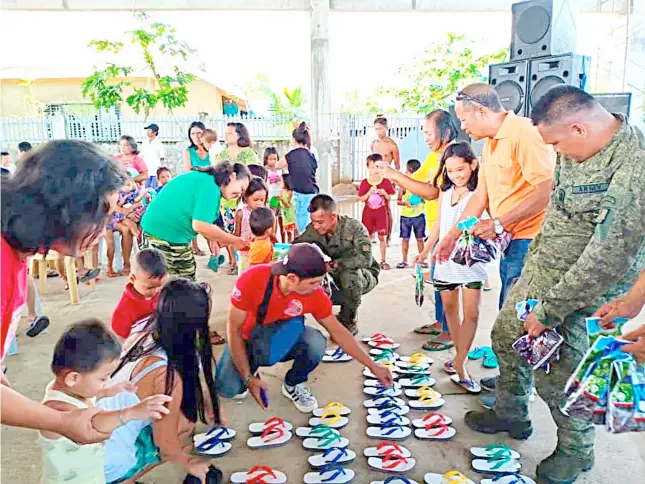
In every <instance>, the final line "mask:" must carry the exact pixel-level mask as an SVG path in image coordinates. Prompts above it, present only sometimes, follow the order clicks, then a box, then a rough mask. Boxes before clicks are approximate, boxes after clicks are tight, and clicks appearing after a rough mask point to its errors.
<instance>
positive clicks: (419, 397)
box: [406, 387, 446, 410]
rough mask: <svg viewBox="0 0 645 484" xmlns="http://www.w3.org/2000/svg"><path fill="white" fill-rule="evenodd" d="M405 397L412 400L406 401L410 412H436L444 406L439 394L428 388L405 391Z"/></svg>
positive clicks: (444, 402)
mask: <svg viewBox="0 0 645 484" xmlns="http://www.w3.org/2000/svg"><path fill="white" fill-rule="evenodd" d="M408 392H409V393H408ZM406 396H408V397H409V398H412V399H413V400H409V401H408V405H409V406H410V408H411V409H412V410H436V409H438V408H441V407H443V406H444V405H445V404H446V401H445V400H444V399H443V398H442V397H441V393H439V392H437V391H436V390H434V389H432V388H430V387H421V388H415V389H411V390H406Z"/></svg>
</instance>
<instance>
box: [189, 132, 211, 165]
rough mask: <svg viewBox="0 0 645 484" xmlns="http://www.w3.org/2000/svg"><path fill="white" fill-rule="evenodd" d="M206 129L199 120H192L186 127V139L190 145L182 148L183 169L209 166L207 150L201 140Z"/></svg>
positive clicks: (209, 160)
mask: <svg viewBox="0 0 645 484" xmlns="http://www.w3.org/2000/svg"><path fill="white" fill-rule="evenodd" d="M205 129H206V126H204V123H202V122H201V121H193V122H192V123H190V126H189V127H188V141H189V142H190V146H189V147H188V148H186V149H185V150H184V171H191V170H194V169H195V168H200V167H206V166H211V159H210V157H209V156H208V150H207V149H206V148H205V147H204V143H203V142H202V133H203V132H204V130H205Z"/></svg>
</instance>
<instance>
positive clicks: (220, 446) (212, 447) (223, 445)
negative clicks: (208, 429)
mask: <svg viewBox="0 0 645 484" xmlns="http://www.w3.org/2000/svg"><path fill="white" fill-rule="evenodd" d="M232 448H233V444H231V443H230V442H224V441H223V440H221V439H218V438H216V437H211V438H210V439H206V440H204V441H202V442H201V443H200V444H199V445H195V450H193V452H192V453H193V454H195V455H204V456H208V457H219V456H221V455H224V454H226V453H227V452H228V451H229V450H231V449H232Z"/></svg>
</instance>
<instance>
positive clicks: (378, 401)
mask: <svg viewBox="0 0 645 484" xmlns="http://www.w3.org/2000/svg"><path fill="white" fill-rule="evenodd" d="M363 406H364V407H365V408H377V407H381V406H383V407H386V406H398V407H404V406H405V400H402V399H400V398H399V397H376V398H373V399H370V400H365V401H363Z"/></svg>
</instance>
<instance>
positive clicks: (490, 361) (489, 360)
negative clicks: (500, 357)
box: [482, 348, 499, 370]
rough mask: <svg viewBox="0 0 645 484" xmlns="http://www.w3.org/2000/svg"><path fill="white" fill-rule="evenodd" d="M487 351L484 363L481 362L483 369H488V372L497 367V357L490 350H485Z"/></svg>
mask: <svg viewBox="0 0 645 484" xmlns="http://www.w3.org/2000/svg"><path fill="white" fill-rule="evenodd" d="M487 350H488V351H486V355H484V361H483V362H482V365H483V367H484V368H488V369H489V370H494V369H495V368H498V367H499V361H497V355H496V354H495V352H494V351H493V349H492V348H487Z"/></svg>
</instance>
